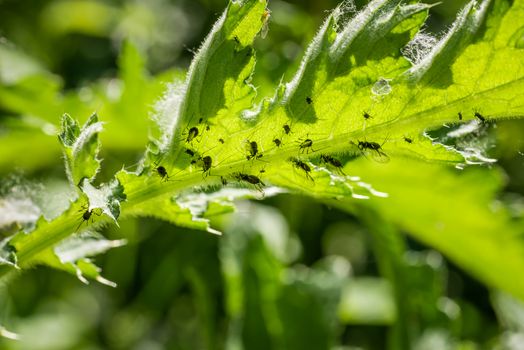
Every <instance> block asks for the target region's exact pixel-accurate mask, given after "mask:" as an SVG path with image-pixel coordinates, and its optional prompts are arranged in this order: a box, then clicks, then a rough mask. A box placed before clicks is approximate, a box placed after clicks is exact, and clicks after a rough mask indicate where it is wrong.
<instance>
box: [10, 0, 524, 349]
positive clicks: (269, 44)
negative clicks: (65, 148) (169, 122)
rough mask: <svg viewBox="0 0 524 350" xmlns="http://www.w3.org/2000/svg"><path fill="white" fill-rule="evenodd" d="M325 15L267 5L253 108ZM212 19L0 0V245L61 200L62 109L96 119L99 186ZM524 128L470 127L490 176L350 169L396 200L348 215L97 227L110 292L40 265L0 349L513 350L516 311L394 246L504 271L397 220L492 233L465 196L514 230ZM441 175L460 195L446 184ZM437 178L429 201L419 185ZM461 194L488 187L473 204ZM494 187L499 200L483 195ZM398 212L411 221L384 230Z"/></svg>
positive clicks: (281, 199) (15, 299)
mask: <svg viewBox="0 0 524 350" xmlns="http://www.w3.org/2000/svg"><path fill="white" fill-rule="evenodd" d="M336 5H337V3H336V2H334V1H323V2H319V1H296V2H295V3H293V2H284V1H272V2H271V4H270V7H271V9H272V11H273V15H272V18H271V27H270V28H271V30H270V35H268V37H267V38H266V39H263V40H262V39H260V38H258V39H257V40H256V43H255V47H256V49H257V51H258V54H257V56H258V62H257V69H258V70H257V73H256V76H255V77H254V84H255V85H257V86H258V87H259V94H260V95H261V96H264V95H271V93H272V89H273V88H274V86H275V85H276V84H277V83H278V82H279V80H280V79H281V77H282V75H283V74H287V75H286V76H285V80H289V79H290V78H291V76H288V75H289V74H290V72H293V71H294V70H295V69H293V66H294V67H298V62H299V59H300V57H301V56H302V53H303V50H304V48H305V46H306V45H307V43H308V42H309V40H310V39H311V38H312V37H313V35H314V33H315V31H316V30H317V28H318V27H319V26H320V24H321V22H322V20H323V18H324V17H325V12H324V10H329V9H332V8H334V7H335V6H336ZM359 5H362V4H359ZM224 6H225V3H224V2H223V1H172V2H170V1H161V0H158V1H153V2H150V3H148V5H147V6H145V5H144V4H142V3H140V2H133V1H114V2H95V1H28V2H24V3H22V2H19V1H9V0H4V1H1V2H0V30H1V33H2V35H3V36H4V37H5V38H6V39H3V42H2V46H0V50H1V51H0V59H1V60H0V78H1V80H2V85H1V86H0V113H1V120H0V122H1V124H0V133H1V134H0V136H1V137H0V164H1V166H0V171H1V172H2V174H1V176H2V188H1V191H2V192H1V194H2V202H1V203H2V205H4V208H5V206H7V205H14V204H13V203H15V204H16V206H17V207H16V208H17V209H18V212H19V213H20V220H17V221H16V222H17V226H15V227H13V226H4V225H3V223H4V222H12V221H10V220H11V219H12V218H5V217H3V214H2V213H0V226H1V227H2V235H4V236H7V235H9V234H10V233H11V232H15V231H17V230H18V229H19V228H20V227H23V226H24V225H25V224H28V225H30V223H31V222H32V221H34V219H35V215H38V211H37V209H35V208H34V207H33V204H32V203H37V204H38V206H39V207H40V208H42V210H45V214H47V215H49V216H53V214H54V213H58V212H60V210H61V205H62V204H61V203H60V201H57V200H54V196H53V195H52V194H53V193H61V192H63V190H64V188H66V187H67V182H66V177H65V174H64V171H63V159H62V157H61V150H60V148H59V143H58V142H57V141H56V136H55V135H56V133H57V131H58V127H59V117H60V116H61V115H62V114H63V113H65V112H67V113H69V114H70V115H72V116H74V117H75V118H79V119H82V120H86V119H87V117H88V116H90V115H91V114H92V112H93V111H95V110H96V111H97V113H98V114H99V115H100V116H101V119H102V120H103V121H104V122H106V123H107V124H106V130H105V132H104V133H102V134H101V139H102V140H101V141H102V144H103V148H102V154H101V158H103V159H104V166H103V168H102V171H103V173H101V174H99V177H100V179H102V180H108V179H109V178H110V176H111V175H112V174H113V173H115V172H116V171H117V170H118V169H120V168H121V167H122V165H123V164H126V165H130V164H133V163H135V162H136V161H137V159H138V157H139V156H140V153H141V151H142V150H143V149H144V147H145V144H146V142H147V136H148V133H147V129H148V122H147V116H148V112H149V111H150V106H151V105H152V104H153V103H154V102H155V100H156V99H158V96H161V94H162V92H163V90H164V87H165V85H164V84H165V83H166V82H169V81H172V80H173V79H174V77H177V76H178V77H180V76H182V75H183V74H184V72H185V69H186V68H187V66H188V64H189V61H190V59H191V57H192V53H191V51H192V50H193V48H195V47H198V45H199V43H200V42H201V40H202V38H203V36H204V35H205V34H206V33H207V32H208V30H209V28H210V27H211V25H212V23H213V22H214V21H215V20H216V18H217V14H218V13H220V12H221V11H222V10H223V8H224ZM461 6H462V3H461V2H459V1H447V2H445V3H444V4H442V5H440V6H437V7H435V8H434V9H432V17H431V20H430V22H429V30H432V31H435V32H439V31H441V30H443V29H444V28H445V27H446V26H447V25H449V24H450V23H451V22H452V21H453V18H454V15H455V13H456V11H457V10H458V9H459V8H460V7H461ZM71 14H79V15H78V16H75V15H71ZM80 14H82V15H80ZM85 14H89V15H85ZM36 33H38V34H36ZM13 62H16V65H13V64H12V63H13ZM290 66H291V68H290ZM173 67H176V68H173ZM28 101H30V102H31V103H28ZM523 129H524V126H523V124H522V121H518V120H515V121H513V120H510V121H503V122H499V123H497V124H496V125H495V126H492V127H490V128H489V129H488V130H487V131H485V132H486V135H484V136H486V139H487V140H488V155H489V156H490V157H493V158H497V159H499V162H498V164H497V165H495V166H492V167H491V169H490V170H488V169H480V170H479V169H467V170H465V171H463V172H459V171H458V170H457V171H455V170H452V169H449V170H446V171H441V170H440V169H438V168H434V167H432V166H430V165H424V164H418V163H417V165H414V164H412V163H410V162H409V161H408V160H406V161H404V162H401V163H394V164H393V162H392V164H389V165H388V166H389V167H398V168H399V169H398V170H397V171H396V173H397V174H398V178H389V177H385V176H384V175H382V174H381V169H383V167H382V166H381V165H380V164H375V163H373V162H370V161H366V160H365V159H362V160H361V162H360V164H361V167H362V168H365V167H369V168H371V172H372V173H373V174H375V177H376V178H375V179H373V181H371V183H379V182H382V183H383V184H384V186H387V184H388V182H389V183H390V184H391V186H389V187H388V188H389V189H391V190H395V189H397V190H398V191H399V194H400V195H399V196H395V197H396V198H402V200H400V201H399V202H396V203H388V204H380V203H375V202H372V203H373V204H372V205H370V206H369V207H368V208H359V209H358V210H357V211H352V212H354V213H355V214H354V215H349V214H347V211H346V210H347V208H343V207H342V206H343V205H341V204H340V203H338V202H335V201H333V202H328V203H326V202H324V203H320V202H315V201H313V200H304V198H301V197H298V196H293V195H280V196H277V197H274V198H268V199H265V200H264V201H262V202H257V203H244V202H241V203H239V207H238V210H237V212H236V213H235V214H231V215H229V216H224V217H222V216H221V217H219V218H217V219H215V220H214V222H213V226H214V227H218V228H220V229H221V230H222V231H223V232H224V236H223V237H216V236H213V235H210V234H208V233H202V232H199V231H191V230H188V229H183V228H180V227H175V226H172V225H169V224H167V223H163V222H160V221H156V220H152V219H151V220H148V219H126V220H124V221H121V222H120V228H119V229H116V228H114V227H109V228H107V229H106V230H105V231H104V235H105V236H106V237H108V238H110V239H112V240H116V241H117V242H120V241H119V240H120V239H124V238H125V239H126V240H127V245H125V246H123V247H120V248H118V249H115V250H111V251H109V252H107V253H106V254H105V255H102V256H100V257H97V259H96V260H97V263H98V265H99V266H102V267H103V271H104V276H105V277H106V278H108V279H109V280H111V281H114V282H116V283H117V284H118V288H115V289H112V288H109V287H106V286H104V285H99V284H96V283H91V284H89V285H88V286H85V285H83V284H81V283H80V282H79V281H78V280H77V279H75V278H74V277H72V276H71V275H67V274H62V273H58V272H56V271H50V270H48V269H47V268H45V267H38V268H35V269H33V270H30V271H28V272H25V273H24V274H22V275H20V276H17V277H16V278H15V279H13V280H12V281H10V283H9V284H7V285H6V287H5V288H3V289H2V296H1V298H0V302H1V306H0V307H1V309H0V310H1V313H0V315H1V316H2V319H1V320H0V324H2V325H4V326H6V327H7V328H8V329H9V330H16V331H17V332H19V333H20V334H21V336H22V337H23V342H21V343H19V342H13V341H10V340H5V339H3V340H0V342H1V346H2V348H6V349H11V348H12V349H17V348H31V349H71V348H79V349H83V348H86V349H88V348H114V349H127V348H136V349H142V348H144V349H155V348H159V349H160V348H169V349H183V348H192V349H197V348H209V349H213V348H216V349H221V348H231V349H236V348H242V347H243V348H246V349H257V348H260V349H268V348H284V349H295V348H297V349H298V348H315V349H323V348H326V349H327V348H334V347H337V346H340V347H342V346H352V347H362V348H366V349H367V348H369V349H382V348H385V347H386V346H390V347H391V348H406V344H407V343H408V342H409V343H411V344H414V345H413V346H414V347H415V348H419V349H447V348H449V349H455V348H458V349H475V348H480V347H487V348H500V349H506V348H509V349H517V348H518V345H519V344H520V343H521V340H522V339H523V338H524V335H523V333H521V332H523V328H522V327H523V324H524V322H523V321H522V320H523V317H524V316H523V315H524V314H523V311H522V310H521V306H520V303H519V302H517V301H515V300H514V299H512V298H511V297H509V296H508V295H507V294H505V293H503V292H501V291H498V290H496V289H493V288H491V287H489V286H486V285H484V284H483V283H480V282H478V281H477V280H476V279H474V278H472V277H471V276H470V275H469V274H468V273H466V272H464V271H463V270H462V269H461V267H458V266H456V265H454V264H453V263H451V262H450V261H448V260H446V259H445V258H443V257H442V256H441V255H440V254H439V253H438V252H436V251H434V250H432V249H431V248H429V247H427V246H425V245H424V244H423V243H421V241H414V240H413V239H411V238H409V236H404V233H411V232H410V231H412V230H421V229H422V231H424V232H427V237H429V240H430V243H431V238H432V237H438V235H442V236H444V237H445V238H446V240H447V241H448V242H449V244H450V245H451V246H454V247H455V251H456V252H457V254H458V256H459V257H460V254H463V252H464V251H465V250H469V251H472V252H477V253H478V254H479V257H482V256H490V255H493V254H495V258H496V259H500V260H503V259H504V256H501V255H499V251H500V249H501V248H500V246H498V247H491V246H489V245H487V246H486V245H484V246H482V245H481V246H478V247H471V246H468V245H469V244H470V242H468V241H466V242H464V241H461V239H460V238H461V236H460V234H461V232H449V231H446V228H445V227H444V228H442V227H440V226H439V225H442V224H443V223H442V222H438V220H437V221H435V222H433V221H430V220H428V217H427V213H424V212H416V211H404V210H402V209H403V208H406V205H408V204H410V203H417V202H426V201H432V202H433V203H434V209H435V212H434V213H432V214H435V215H436V214H437V213H438V212H439V210H442V211H443V212H448V211H453V212H456V213H457V215H456V218H455V219H456V220H457V222H462V221H463V220H473V221H476V222H478V226H479V228H480V230H484V229H485V228H486V227H487V226H488V225H489V223H490V216H489V215H490V214H489V213H491V212H490V210H492V209H493V208H487V207H485V206H484V205H483V204H482V203H483V201H480V199H487V201H488V202H491V203H492V204H491V206H492V207H494V208H495V209H496V207H497V206H502V205H506V206H508V208H510V210H511V211H510V213H511V215H513V217H514V218H515V219H517V218H519V217H522V213H523V211H524V209H523V207H524V205H523V201H522V197H521V196H522V194H523V193H524V185H523V184H524V181H523V178H522V177H523V174H524V171H523V170H524V158H523V156H522V153H521V152H522V150H523V148H524V139H523V138H522V135H523ZM402 169H404V172H402ZM363 171H364V170H363ZM455 172H457V173H460V184H461V187H460V189H457V188H456V182H454V181H455V180H451V179H452V178H454V176H455V175H456V174H455ZM420 174H424V175H425V176H426V178H425V179H424V178H423V179H422V180H421V179H420V176H418V175H420ZM352 175H353V174H352ZM355 175H356V174H355ZM435 179H439V180H440V184H441V186H442V188H439V189H438V190H436V189H435V188H434V187H432V186H428V185H429V184H434V181H435ZM448 179H449V184H448V182H447V180H448ZM414 181H421V183H422V185H421V186H415V183H414ZM476 183H478V184H485V183H489V184H492V185H490V186H488V187H489V188H488V189H487V190H485V192H481V191H479V190H478V188H477V187H475V186H474V184H476ZM402 184H404V186H402ZM426 184H428V185H426ZM446 184H448V185H446ZM498 184H501V185H502V186H503V191H502V192H500V193H498V195H497V197H496V198H490V196H491V193H492V192H493V191H492V190H491V189H495V188H496V187H497V186H498ZM42 188H45V191H41V189H42ZM483 188H486V187H483ZM410 189H411V192H409V190H410ZM421 189H423V190H421ZM42 193H45V197H43V198H42V197H39V196H41V194H42ZM484 197H487V198H484ZM27 198H31V199H32V201H27ZM450 199H451V201H453V203H455V205H454V206H450V204H449V203H450ZM475 201H480V202H481V205H480V207H479V208H478V210H476V208H475V207H474V206H472V205H471V203H474V202H475ZM44 203H45V205H43V204H44ZM381 205H385V206H386V207H385V208H381V207H380V206H381ZM341 209H342V211H339V210H341ZM7 212H9V213H12V212H13V211H12V210H10V211H7V210H5V211H4V213H7ZM379 213H382V214H379ZM384 213H386V215H384ZM484 213H488V215H484ZM403 215H405V216H408V215H409V216H411V217H412V218H413V217H415V220H410V221H409V223H410V224H405V225H393V222H397V223H398V221H399V220H398V217H399V216H400V217H402V216H403ZM437 217H438V215H437ZM413 222H415V223H416V225H415V226H416V227H413V226H410V225H413V224H412V223H413ZM444 224H452V223H450V222H445V223H444ZM18 225H19V226H18ZM399 227H400V228H399ZM399 230H400V231H401V232H398V231H399ZM404 231H405V232H404ZM503 243H504V242H501V246H503ZM436 246H437V247H438V245H436ZM490 249H492V250H490ZM455 259H456V257H455ZM459 260H460V259H459ZM455 261H456V260H455ZM510 265H511V264H510V263H509V264H506V265H501V266H510ZM479 266H481V267H482V268H484V269H485V270H486V273H485V276H490V275H493V274H496V275H498V276H502V278H503V279H506V280H507V281H509V282H508V283H511V281H512V280H518V278H519V276H518V273H519V271H508V270H504V269H502V270H500V266H483V265H481V264H479ZM476 272H477V276H478V273H479V271H476ZM480 273H481V274H482V272H480ZM487 279H489V278H487ZM515 283H517V282H515ZM57 335H58V336H57Z"/></svg>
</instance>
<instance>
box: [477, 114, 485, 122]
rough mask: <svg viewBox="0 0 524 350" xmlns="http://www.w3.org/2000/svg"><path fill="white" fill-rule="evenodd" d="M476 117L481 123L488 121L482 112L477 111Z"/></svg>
mask: <svg viewBox="0 0 524 350" xmlns="http://www.w3.org/2000/svg"><path fill="white" fill-rule="evenodd" d="M475 117H476V118H477V119H478V120H480V122H481V123H484V122H485V121H486V118H484V116H483V115H482V114H480V113H479V112H475Z"/></svg>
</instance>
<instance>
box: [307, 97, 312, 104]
mask: <svg viewBox="0 0 524 350" xmlns="http://www.w3.org/2000/svg"><path fill="white" fill-rule="evenodd" d="M306 102H307V104H308V105H310V104H312V103H313V99H312V98H311V97H309V96H308V97H306Z"/></svg>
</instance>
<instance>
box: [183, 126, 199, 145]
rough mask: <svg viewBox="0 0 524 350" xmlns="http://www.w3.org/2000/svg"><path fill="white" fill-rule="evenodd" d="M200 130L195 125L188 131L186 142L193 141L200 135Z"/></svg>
mask: <svg viewBox="0 0 524 350" xmlns="http://www.w3.org/2000/svg"><path fill="white" fill-rule="evenodd" d="M199 133H200V132H199V130H198V128H197V127H196V126H193V127H192V128H191V129H189V131H188V132H187V137H186V142H187V143H191V142H193V140H194V139H195V138H196V137H197V136H198V134H199Z"/></svg>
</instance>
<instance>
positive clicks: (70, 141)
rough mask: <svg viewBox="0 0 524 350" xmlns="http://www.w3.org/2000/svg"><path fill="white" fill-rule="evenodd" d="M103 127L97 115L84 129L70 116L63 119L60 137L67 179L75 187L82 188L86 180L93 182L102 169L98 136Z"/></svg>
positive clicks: (88, 121)
mask: <svg viewBox="0 0 524 350" xmlns="http://www.w3.org/2000/svg"><path fill="white" fill-rule="evenodd" d="M102 125H103V124H102V122H99V121H98V116H97V115H96V114H93V115H92V116H91V117H90V118H89V119H88V120H87V122H86V123H85V124H84V125H83V126H82V128H80V127H79V126H78V123H77V121H76V120H74V119H73V118H71V117H70V116H69V115H67V114H65V115H64V116H63V117H62V130H61V132H60V134H59V135H58V137H59V139H60V141H61V142H62V146H63V148H64V155H65V159H66V173H67V177H68V179H69V182H70V183H71V185H73V186H80V184H81V183H82V181H84V179H87V180H88V181H93V180H94V178H95V176H96V174H97V172H98V170H99V169H100V162H101V160H100V159H98V158H97V156H98V151H99V148H100V144H99V142H98V134H99V133H100V132H101V131H102V129H103V126H102Z"/></svg>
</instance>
